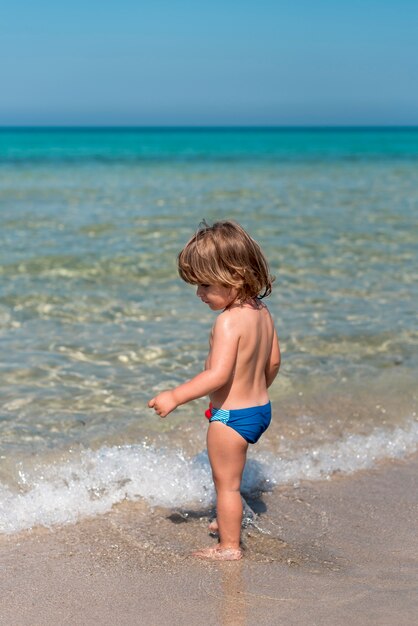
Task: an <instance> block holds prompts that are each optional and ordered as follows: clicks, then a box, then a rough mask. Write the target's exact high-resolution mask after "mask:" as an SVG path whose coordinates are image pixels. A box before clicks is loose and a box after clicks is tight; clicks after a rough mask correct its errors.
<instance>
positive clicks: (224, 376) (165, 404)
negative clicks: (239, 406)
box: [148, 314, 239, 417]
mask: <svg viewBox="0 0 418 626" xmlns="http://www.w3.org/2000/svg"><path fill="white" fill-rule="evenodd" d="M238 344H239V334H238V332H237V330H236V328H234V326H233V324H232V323H231V319H230V317H229V316H228V315H224V314H221V315H220V316H219V317H218V319H217V320H216V322H215V325H214V328H213V335H212V347H211V352H210V364H209V367H208V369H206V370H205V371H204V372H201V373H200V374H198V375H197V376H195V377H194V378H192V380H189V381H188V382H186V383H184V384H183V385H179V387H176V388H175V389H171V390H169V391H163V392H162V393H159V394H158V396H155V397H154V398H152V400H150V401H149V402H148V406H149V407H150V408H153V409H154V410H155V411H156V413H158V415H160V416H161V417H165V416H166V415H168V414H169V413H171V411H174V409H175V408H176V407H178V406H179V405H180V404H185V403H186V402H190V400H195V399H196V398H202V397H203V396H207V395H208V394H210V393H212V392H213V391H216V389H219V388H220V387H223V385H225V384H226V383H227V382H228V381H229V380H230V379H231V377H232V375H233V372H234V367H235V361H236V358H237V352H238Z"/></svg>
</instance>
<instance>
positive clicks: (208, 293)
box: [196, 285, 237, 311]
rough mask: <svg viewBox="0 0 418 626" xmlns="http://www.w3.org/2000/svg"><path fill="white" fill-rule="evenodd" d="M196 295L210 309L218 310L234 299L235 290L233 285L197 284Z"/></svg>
mask: <svg viewBox="0 0 418 626" xmlns="http://www.w3.org/2000/svg"><path fill="white" fill-rule="evenodd" d="M196 295H197V297H198V298H200V299H201V300H202V302H204V303H205V304H207V305H208V306H209V308H211V309H212V311H220V310H221V309H226V307H227V306H229V305H230V304H232V303H233V302H234V301H235V300H236V297H237V291H236V289H234V288H233V287H224V286H223V285H198V286H197V290H196Z"/></svg>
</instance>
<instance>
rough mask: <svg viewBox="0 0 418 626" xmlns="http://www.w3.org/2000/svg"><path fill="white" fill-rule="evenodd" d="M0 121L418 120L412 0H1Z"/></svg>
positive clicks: (416, 21) (417, 6) (416, 11)
mask: <svg viewBox="0 0 418 626" xmlns="http://www.w3.org/2000/svg"><path fill="white" fill-rule="evenodd" d="M0 15H1V20H0V126H19V125H29V126H31V125H41V126H48V125H64V126H67V125H68V126H74V125H75V126H79V125H87V126H88V125H99V126H101V125H112V126H119V125H122V126H132V125H139V126H213V125H215V126H224V125H226V126H229V125H238V126H246V125H250V126H259V125H261V126H270V125H279V126H316V125H319V126H324V125H348V126H350V125H418V33H417V31H418V28H417V25H418V2H417V1H416V0H397V1H396V2H395V1H394V0H391V1H388V0H363V1H358V0H327V1H326V0H300V1H299V0H285V1H282V0H257V2H255V1H254V0H252V1H251V2H250V1H249V0H223V1H220V0H211V1H210V2H198V1H196V0H194V1H192V0H171V1H169V0H166V1H164V0H152V1H151V0H148V1H147V2H143V1H141V0H118V1H116V0H115V1H113V2H109V1H107V0H101V1H100V2H99V1H97V0H90V1H89V0H83V1H82V0H72V2H56V0H55V1H54V2H52V1H50V0H37V1H36V2H33V1H30V0H25V1H23V0H13V2H12V1H11V0H9V1H8V2H7V4H6V3H3V4H2V7H1V14H0Z"/></svg>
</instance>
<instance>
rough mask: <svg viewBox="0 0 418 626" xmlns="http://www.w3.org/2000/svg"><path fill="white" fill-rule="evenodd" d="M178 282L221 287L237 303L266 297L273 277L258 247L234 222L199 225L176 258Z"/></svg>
mask: <svg viewBox="0 0 418 626" xmlns="http://www.w3.org/2000/svg"><path fill="white" fill-rule="evenodd" d="M178 270H179V274H180V276H181V278H182V279H183V280H184V281H185V282H186V283H190V284H192V285H198V284H200V285H205V284H209V285H213V284H216V285H223V286H225V287H234V288H235V289H236V290H237V300H238V301H239V302H245V301H246V300H249V299H250V298H256V297H258V298H264V297H265V296H269V295H270V293H271V289H272V282H273V281H274V277H273V276H271V275H270V270H269V266H268V263H267V260H266V258H265V256H264V254H263V252H262V251H261V248H260V246H259V245H258V243H257V242H256V241H254V239H252V238H251V237H250V236H249V234H248V233H247V232H246V231H245V230H244V229H243V228H242V226H240V225H239V224H238V223H237V222H233V221H222V222H215V223H214V224H213V226H209V224H207V223H206V222H202V223H201V224H200V225H199V228H198V230H197V232H196V233H195V235H194V236H193V237H192V238H191V239H190V241H189V242H188V243H187V244H186V245H185V247H184V248H183V250H182V251H181V252H180V254H179V256H178Z"/></svg>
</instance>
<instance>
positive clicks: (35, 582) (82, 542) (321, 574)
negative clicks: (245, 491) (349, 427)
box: [0, 454, 418, 626]
mask: <svg viewBox="0 0 418 626" xmlns="http://www.w3.org/2000/svg"><path fill="white" fill-rule="evenodd" d="M417 487H418V454H415V455H413V456H411V457H409V458H407V459H404V460H390V461H384V462H380V464H379V466H378V467H377V468H375V469H372V470H362V471H359V472H357V473H356V474H352V475H350V476H334V477H333V478H332V479H331V480H328V481H321V482H319V481H318V482H308V481H305V482H303V483H301V484H300V486H298V487H293V486H284V487H278V488H275V489H274V491H272V492H270V493H267V494H264V495H263V497H262V499H261V500H260V501H258V502H256V503H254V507H255V508H256V509H257V510H258V512H259V518H258V521H257V523H258V525H259V528H261V529H262V532H260V530H257V529H255V528H252V527H250V528H248V529H246V530H245V531H243V539H244V544H245V547H246V550H245V557H244V559H243V560H242V561H240V562H236V563H208V562H205V561H199V560H196V559H193V558H191V557H189V554H190V552H191V550H193V549H195V548H199V547H202V546H204V545H211V544H213V543H214V541H215V540H214V539H211V538H209V537H208V535H207V530H206V528H207V511H206V512H203V511H189V512H184V511H168V510H167V509H153V510H150V509H148V507H147V506H146V505H144V504H141V503H124V504H122V505H118V506H116V507H114V509H113V510H112V511H111V512H110V513H108V514H106V515H103V516H101V517H97V518H93V519H87V520H84V521H81V522H79V523H77V524H75V525H73V526H63V527H57V528H53V529H51V530H48V529H44V528H39V529H36V530H33V531H26V532H22V533H19V534H16V535H8V536H2V537H0V563H1V568H0V572H1V575H0V591H1V596H2V607H1V608H0V623H4V624H7V625H8V626H15V625H16V626H25V625H29V624H31V625H32V624H34V623H39V624H42V625H43V626H44V625H45V626H48V625H49V624H51V625H52V624H54V625H56V624H66V623H68V624H83V625H85V624H97V623H100V624H101V626H102V625H103V626H105V625H107V624H109V625H110V624H114V623H122V624H124V625H131V624H132V625H134V624H138V623H151V624H156V625H159V624H166V623H173V624H185V625H186V624H190V623H191V622H192V621H193V620H197V621H199V622H203V621H204V622H205V623H206V624H213V625H217V624H222V625H223V624H237V625H241V624H242V625H243V626H244V625H247V624H257V625H260V624H266V625H267V624H272V625H273V624H286V625H287V624H295V626H296V625H298V626H300V625H304V624H321V626H327V625H328V624H329V626H339V625H340V624H341V625H342V626H343V625H346V624H347V625H349V624H350V625H351V624H356V626H357V625H363V624H364V625H368V624H376V625H377V624H379V626H381V625H387V626H392V625H395V624H396V625H398V624H402V625H403V626H408V625H409V624H411V626H412V624H415V623H416V616H417V614H418V597H417V593H416V589H417V588H418V535H417V533H416V518H417V512H418V488H417ZM251 504H253V503H251Z"/></svg>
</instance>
